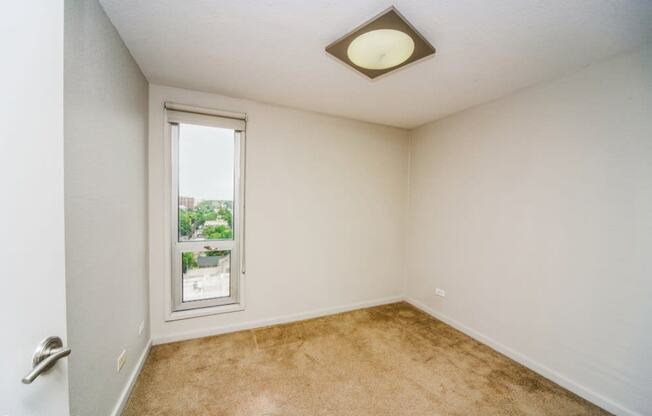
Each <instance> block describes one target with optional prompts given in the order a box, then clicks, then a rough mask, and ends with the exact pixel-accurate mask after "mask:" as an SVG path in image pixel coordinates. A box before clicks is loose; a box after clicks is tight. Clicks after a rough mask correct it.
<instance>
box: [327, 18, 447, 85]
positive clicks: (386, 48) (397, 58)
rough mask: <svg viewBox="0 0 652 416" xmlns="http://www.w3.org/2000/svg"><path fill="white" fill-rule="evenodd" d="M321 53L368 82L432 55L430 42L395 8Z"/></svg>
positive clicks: (359, 27) (351, 32) (348, 34)
mask: <svg viewBox="0 0 652 416" xmlns="http://www.w3.org/2000/svg"><path fill="white" fill-rule="evenodd" d="M324 49H325V51H326V53H328V54H329V55H331V56H333V57H334V58H336V59H337V60H339V61H341V62H342V63H344V64H345V65H346V66H348V67H349V68H351V69H353V70H354V71H356V72H359V73H361V74H362V75H364V76H366V77H367V78H369V79H376V78H378V77H381V76H383V75H385V74H388V73H390V72H394V71H397V70H399V69H400V68H405V67H407V66H408V65H412V64H414V63H416V62H419V61H422V60H425V59H426V58H428V57H431V56H433V55H434V54H435V48H434V47H433V46H432V45H431V44H430V42H428V40H427V39H426V38H424V37H423V35H421V34H420V33H419V32H418V31H417V30H416V29H415V28H414V26H412V25H411V24H410V23H409V22H408V21H407V19H406V18H405V17H403V16H402V15H401V14H400V13H399V12H398V10H396V8H395V7H390V8H388V9H385V10H384V11H382V12H381V13H380V14H377V15H376V16H375V17H372V18H371V19H369V20H367V21H366V22H365V23H363V24H361V25H360V26H358V27H356V28H355V29H353V30H351V31H350V32H349V33H347V34H345V35H344V36H342V37H340V38H339V39H337V40H336V41H333V42H331V44H330V45H328V46H326V48H324ZM334 70H335V69H334Z"/></svg>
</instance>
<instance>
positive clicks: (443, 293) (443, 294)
mask: <svg viewBox="0 0 652 416" xmlns="http://www.w3.org/2000/svg"><path fill="white" fill-rule="evenodd" d="M435 295H437V296H441V297H442V298H445V297H446V291H445V290H444V289H440V288H436V289H435Z"/></svg>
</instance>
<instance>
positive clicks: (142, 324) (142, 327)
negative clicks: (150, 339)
mask: <svg viewBox="0 0 652 416" xmlns="http://www.w3.org/2000/svg"><path fill="white" fill-rule="evenodd" d="M144 330H145V321H143V322H141V323H140V326H139V327H138V335H142V334H143V331H144Z"/></svg>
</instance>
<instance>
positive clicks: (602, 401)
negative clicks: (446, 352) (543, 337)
mask: <svg viewBox="0 0 652 416" xmlns="http://www.w3.org/2000/svg"><path fill="white" fill-rule="evenodd" d="M405 301H406V302H408V303H410V304H411V305H412V306H414V307H416V308H418V309H421V310H422V311H424V312H426V313H427V314H429V315H431V316H433V317H434V318H437V319H439V320H440V321H442V322H445V323H446V324H448V325H450V326H452V327H453V328H455V329H457V330H459V331H461V332H463V333H465V334H466V335H468V336H470V337H471V338H474V339H475V340H477V341H479V342H481V343H483V344H485V345H487V346H489V347H491V348H492V349H494V350H496V351H498V352H499V353H501V354H503V355H506V356H507V357H509V358H511V359H512V360H514V361H516V362H518V363H519V364H521V365H523V366H525V367H527V368H529V369H530V370H532V371H534V372H535V373H538V374H540V375H541V376H543V377H545V378H547V379H548V380H551V381H553V382H555V383H557V384H559V385H560V386H562V387H563V388H565V389H567V390H569V391H571V392H573V393H575V394H577V395H578V396H580V397H582V398H583V399H586V400H588V401H590V402H591V403H593V404H595V405H597V406H600V407H601V408H603V409H605V410H606V411H608V412H611V413H613V414H615V415H618V416H643V415H642V414H640V413H638V412H635V411H633V410H631V409H628V408H626V407H625V406H622V405H620V404H618V403H615V402H614V401H612V400H610V399H608V398H606V397H604V396H602V395H600V394H598V393H595V392H594V391H592V390H590V389H588V388H586V387H584V386H582V385H581V384H579V383H576V382H574V381H573V380H570V379H569V378H567V377H566V376H563V375H561V374H559V373H558V372H556V371H554V370H552V369H550V368H548V367H545V366H543V365H541V364H539V363H538V362H536V361H535V360H533V359H531V358H529V357H527V356H525V355H523V354H521V353H519V352H517V351H514V350H513V349H511V348H509V347H506V346H505V345H503V344H501V343H499V342H497V341H495V340H493V339H492V338H490V337H488V336H486V335H484V334H482V333H480V332H478V331H476V330H474V329H472V328H469V327H468V326H466V325H464V324H462V323H460V322H458V321H456V320H454V319H452V318H449V317H448V316H446V315H444V314H442V313H441V312H439V311H437V310H435V309H433V308H431V307H429V306H427V305H425V304H424V303H422V302H420V301H418V300H416V299H412V298H406V299H405Z"/></svg>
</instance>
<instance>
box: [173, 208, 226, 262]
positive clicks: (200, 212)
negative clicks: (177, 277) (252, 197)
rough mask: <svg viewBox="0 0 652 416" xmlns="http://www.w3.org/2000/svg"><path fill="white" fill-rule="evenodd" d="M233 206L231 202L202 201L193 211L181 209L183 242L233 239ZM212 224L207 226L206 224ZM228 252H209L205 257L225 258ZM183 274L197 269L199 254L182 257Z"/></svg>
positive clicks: (180, 227)
mask: <svg viewBox="0 0 652 416" xmlns="http://www.w3.org/2000/svg"><path fill="white" fill-rule="evenodd" d="M232 210H233V204H232V202H231V201H201V202H200V203H199V204H197V206H195V207H194V208H191V209H187V208H183V207H180V208H179V237H180V238H181V239H182V240H193V239H199V240H228V239H231V238H233V212H232ZM209 221H210V222H211V224H210V225H206V222H209ZM227 254H228V252H226V251H219V250H215V251H207V252H204V253H203V255H205V256H224V255H227ZM181 256H182V268H183V272H185V271H186V270H188V268H192V267H197V256H198V255H197V254H196V253H191V252H185V253H183V254H182V255H181Z"/></svg>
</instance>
